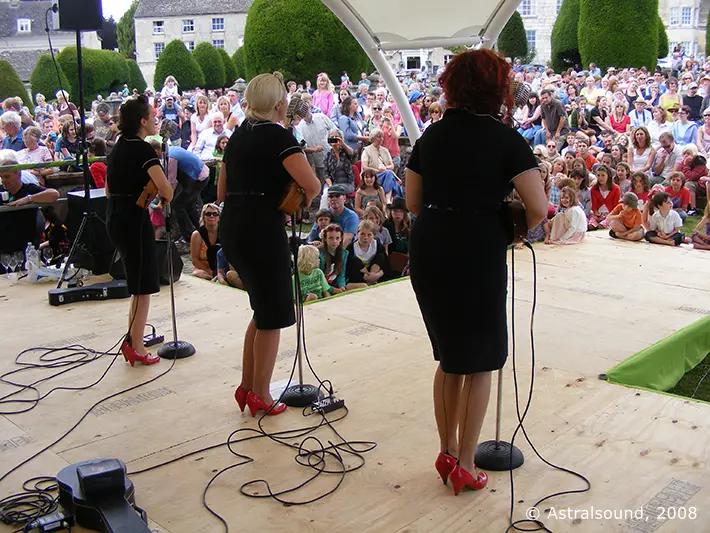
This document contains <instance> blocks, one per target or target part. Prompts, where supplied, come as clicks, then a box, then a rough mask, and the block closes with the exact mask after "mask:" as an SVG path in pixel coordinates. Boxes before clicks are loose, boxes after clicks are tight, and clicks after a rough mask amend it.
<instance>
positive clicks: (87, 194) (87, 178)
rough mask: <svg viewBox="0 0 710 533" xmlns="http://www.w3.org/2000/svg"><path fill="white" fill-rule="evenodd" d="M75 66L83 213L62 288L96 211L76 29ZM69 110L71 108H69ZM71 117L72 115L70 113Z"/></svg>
mask: <svg viewBox="0 0 710 533" xmlns="http://www.w3.org/2000/svg"><path fill="white" fill-rule="evenodd" d="M76 66H77V73H78V75H79V80H78V81H79V120H80V121H81V143H80V144H79V154H77V158H76V159H77V160H78V159H79V157H78V156H81V166H82V170H83V172H84V213H83V214H82V215H81V224H80V225H79V230H78V231H77V232H76V236H75V237H74V242H73V243H72V246H71V249H70V250H69V255H68V256H67V260H66V263H65V264H64V269H63V270H62V275H61V276H60V277H59V282H58V283H57V289H61V288H62V283H63V282H64V281H65V278H66V275H67V270H69V265H70V264H71V260H72V257H74V254H75V253H76V249H77V247H78V245H79V243H80V242H81V236H82V234H83V233H84V229H85V228H86V223H87V222H88V221H89V218H92V217H95V216H96V213H94V212H93V210H92V209H91V179H92V178H91V174H90V172H89V154H88V147H87V145H86V116H85V114H86V110H85V109H84V74H83V60H82V54H81V31H80V30H76ZM63 94H64V97H65V100H66V101H67V105H69V99H68V98H66V96H67V94H66V92H64V93H63ZM69 110H70V111H71V108H70V109H69ZM72 118H73V115H72Z"/></svg>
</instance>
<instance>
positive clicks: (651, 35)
mask: <svg viewBox="0 0 710 533" xmlns="http://www.w3.org/2000/svg"><path fill="white" fill-rule="evenodd" d="M629 13H633V14H634V16H633V17H629V15H628V14H629ZM657 20H658V0H626V1H625V2H624V7H623V9H620V8H619V2H618V0H580V3H579V28H578V31H579V53H580V55H581V56H582V64H584V65H586V64H587V63H596V64H597V65H598V66H599V67H600V68H601V69H602V71H604V70H606V69H607V68H608V67H610V66H612V65H621V66H623V67H644V66H645V67H647V68H649V69H651V70H653V69H654V68H655V67H656V64H657V62H658V61H657V58H658V23H657ZM620 28H623V31H620V30H619V29H620Z"/></svg>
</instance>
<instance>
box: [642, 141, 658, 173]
mask: <svg viewBox="0 0 710 533" xmlns="http://www.w3.org/2000/svg"><path fill="white" fill-rule="evenodd" d="M654 159H656V149H655V148H653V147H651V153H650V154H648V161H647V162H646V166H645V167H643V170H642V172H648V171H649V170H650V169H651V167H652V166H653V160H654Z"/></svg>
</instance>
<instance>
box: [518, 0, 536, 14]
mask: <svg viewBox="0 0 710 533" xmlns="http://www.w3.org/2000/svg"><path fill="white" fill-rule="evenodd" d="M518 11H519V12H520V14H521V15H522V16H523V17H531V16H533V15H534V14H535V0H523V1H522V2H520V7H519V8H518Z"/></svg>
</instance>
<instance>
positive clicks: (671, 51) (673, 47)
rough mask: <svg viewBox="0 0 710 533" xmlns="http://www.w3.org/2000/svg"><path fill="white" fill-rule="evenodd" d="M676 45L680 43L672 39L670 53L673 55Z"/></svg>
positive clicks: (669, 44) (669, 45)
mask: <svg viewBox="0 0 710 533" xmlns="http://www.w3.org/2000/svg"><path fill="white" fill-rule="evenodd" d="M676 46H678V43H677V42H675V41H670V42H669V43H668V55H671V54H672V53H673V50H675V47H676Z"/></svg>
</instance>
